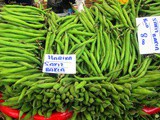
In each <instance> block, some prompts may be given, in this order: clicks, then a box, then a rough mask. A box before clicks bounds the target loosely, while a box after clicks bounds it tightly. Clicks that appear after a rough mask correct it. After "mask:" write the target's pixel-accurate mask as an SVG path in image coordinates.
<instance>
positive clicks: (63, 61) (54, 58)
mask: <svg viewBox="0 0 160 120" xmlns="http://www.w3.org/2000/svg"><path fill="white" fill-rule="evenodd" d="M43 72H44V73H56V74H76V55H74V54H71V55H57V54H46V55H45V58H44V64H43Z"/></svg>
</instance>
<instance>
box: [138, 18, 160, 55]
mask: <svg viewBox="0 0 160 120" xmlns="http://www.w3.org/2000/svg"><path fill="white" fill-rule="evenodd" d="M136 25H137V27H138V42H139V50H140V54H153V53H160V16H156V17H141V18H136Z"/></svg>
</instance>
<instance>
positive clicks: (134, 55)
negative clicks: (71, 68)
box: [0, 0, 160, 120]
mask: <svg viewBox="0 0 160 120" xmlns="http://www.w3.org/2000/svg"><path fill="white" fill-rule="evenodd" d="M158 4H159V2H158V1H156V0H155V1H151V0H140V1H138V0H129V2H128V3H127V4H124V5H121V4H120V3H119V2H118V0H102V1H101V3H94V5H93V6H91V8H86V7H84V11H82V12H80V13H79V12H77V11H76V12H75V14H73V15H70V16H66V17H59V16H57V15H56V14H55V13H54V12H45V13H44V11H42V10H39V9H38V10H37V8H32V9H31V8H30V7H26V11H25V12H24V10H23V9H19V10H18V8H21V7H22V6H21V7H20V6H16V7H17V9H13V7H14V6H10V5H9V6H4V7H3V8H2V9H1V10H2V12H0V15H1V16H4V17H0V18H1V19H0V26H3V30H4V31H6V32H7V31H8V29H10V32H9V33H7V35H10V36H8V37H9V38H8V37H6V36H5V34H3V35H2V34H1V33H0V38H2V43H0V46H2V48H5V51H3V49H1V48H0V52H1V51H2V52H5V54H1V55H0V62H1V64H0V69H2V70H3V71H2V72H0V79H1V80H0V81H2V82H1V83H2V84H1V83H0V85H1V86H2V87H0V88H2V90H1V91H2V93H3V99H4V100H5V102H4V103H3V105H5V106H11V107H12V108H15V109H19V110H20V117H21V116H22V115H23V113H27V116H26V118H25V119H26V120H27V119H28V118H30V117H32V116H34V115H35V114H39V115H44V116H45V117H49V116H50V115H51V114H52V113H53V112H55V111H58V112H64V111H65V110H66V109H68V110H71V111H73V112H74V114H73V117H72V118H71V120H135V119H136V120H148V119H149V120H155V116H150V115H147V114H145V113H144V112H143V111H142V108H143V105H147V106H154V107H160V94H159V92H160V89H159V87H160V72H159V69H160V67H159V65H160V56H159V55H158V54H154V55H140V53H139V48H138V40H137V36H136V32H137V27H136V24H135V18H136V17H139V16H145V15H152V14H151V13H150V14H148V12H147V11H146V10H145V8H146V6H150V5H156V7H157V9H158ZM141 6H143V7H142V8H141ZM154 7H155V6H154ZM33 10H36V12H35V13H33V16H35V17H37V18H38V19H37V20H38V22H37V21H35V19H34V17H33V18H32V17H31V16H30V15H32V14H31V13H32V12H33ZM11 11H12V12H11ZM13 11H18V13H16V14H15V12H13ZM152 12H154V11H152ZM13 13H14V14H13ZM21 13H24V15H25V17H24V16H23V14H21ZM155 13H156V12H155ZM8 14H10V15H11V16H13V17H14V16H15V18H14V19H8V16H7V15H8ZM6 16H7V17H6ZM17 16H21V17H20V18H17ZM22 16H23V17H24V18H23V17H22ZM26 17H29V18H30V17H31V18H32V20H31V19H29V18H28V19H26ZM44 18H46V20H47V25H46V26H47V27H48V31H47V34H46V30H45V23H44ZM17 19H19V20H17ZM41 20H42V21H41ZM22 21H23V22H22ZM24 21H25V22H24ZM1 23H3V24H4V25H3V24H1ZM6 23H7V24H6ZM33 24H34V25H33ZM5 25H6V26H7V25H10V26H14V27H7V28H6V27H5ZM11 28H12V29H11ZM30 30H34V32H33V31H32V32H31V31H30ZM13 31H14V32H13ZM17 31H19V32H17ZM22 31H24V32H22ZM35 31H37V32H35ZM30 32H31V33H34V36H33V34H31V33H30ZM43 32H44V33H43ZM15 33H16V34H15ZM37 34H38V35H42V36H38V35H37ZM45 35H46V38H45ZM17 37H18V38H17ZM33 37H34V38H33ZM30 38H31V39H30ZM32 38H33V39H32ZM3 39H4V40H5V42H4V43H5V44H3V41H4V40H3ZM22 39H23V41H22ZM7 40H8V42H11V43H12V44H10V43H7ZM10 40H12V41H10ZM13 40H14V41H15V42H14V43H13ZM40 40H45V41H44V42H40ZM37 41H38V42H37ZM0 42H1V40H0ZM17 43H18V45H17ZM22 44H23V45H22ZM7 45H10V46H9V47H7V49H6V46H7ZM20 46H21V47H20ZM22 46H23V47H22ZM28 46H29V47H28ZM43 46H44V49H43ZM10 47H11V48H10ZM15 47H16V48H17V49H16V50H15ZM19 49H20V50H19ZM6 50H9V52H8V51H6ZM17 50H18V51H17ZM6 52H7V53H8V54H9V53H10V54H9V56H8V55H6ZM18 54H21V55H22V56H24V57H23V59H22V58H21V59H20V58H18V57H19V56H18V57H17V55H18ZM23 54H24V55H23ZM45 54H76V69H77V73H76V75H62V74H59V75H50V76H49V75H48V74H44V73H41V71H40V69H41V68H40V67H42V63H43V57H44V55H45ZM10 55H12V56H14V58H15V59H14V61H12V60H13V59H12V60H11V61H8V60H9V59H8V58H7V61H5V60H6V59H2V58H3V57H10ZM22 56H21V57H22ZM27 57H30V58H29V60H28V59H27ZM24 58H25V59H24ZM33 58H34V59H36V60H34V59H33ZM17 60H18V61H17ZM4 62H5V63H6V62H7V65H8V64H9V65H8V66H7V65H6V64H4ZM10 63H11V64H10ZM6 66H7V67H6ZM26 67H27V68H26ZM5 68H7V69H10V70H7V69H5ZM25 68H26V69H27V70H23V71H22V70H21V69H25Z"/></svg>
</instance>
